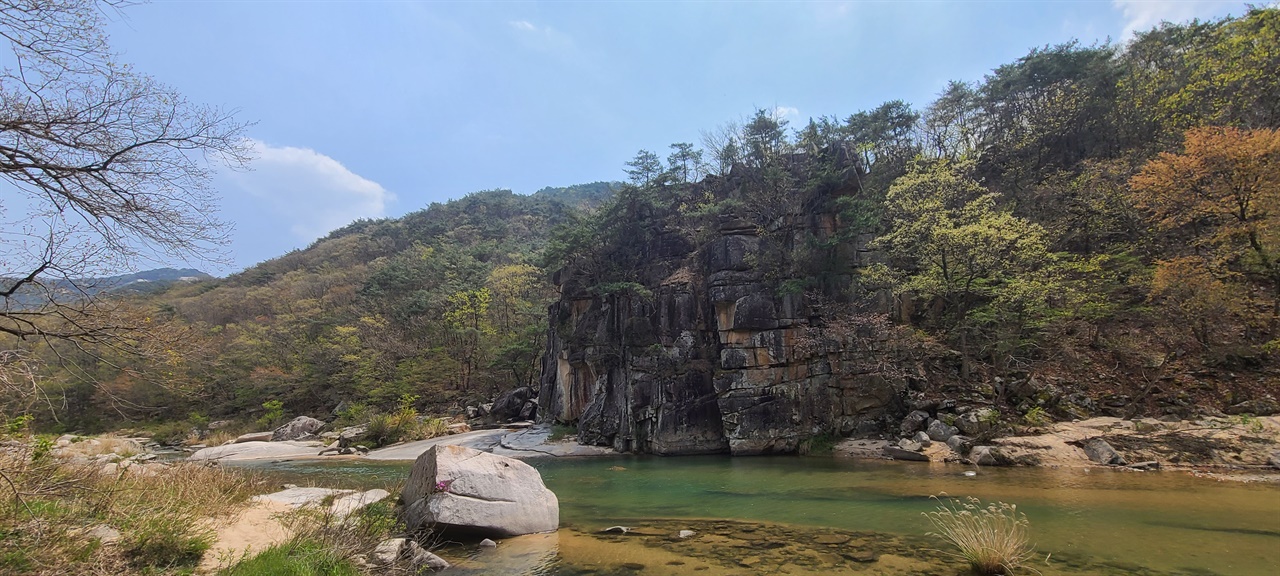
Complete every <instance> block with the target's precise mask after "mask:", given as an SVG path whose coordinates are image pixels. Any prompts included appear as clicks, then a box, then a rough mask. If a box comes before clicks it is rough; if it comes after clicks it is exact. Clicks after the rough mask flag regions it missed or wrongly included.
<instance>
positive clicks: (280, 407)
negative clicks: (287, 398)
mask: <svg viewBox="0 0 1280 576" xmlns="http://www.w3.org/2000/svg"><path fill="white" fill-rule="evenodd" d="M262 409H263V410H266V412H263V413H262V416H260V417H259V418H258V426H260V427H262V428H275V427H276V426H278V425H279V424H280V421H282V420H284V402H281V401H279V400H267V401H266V402H263V403H262Z"/></svg>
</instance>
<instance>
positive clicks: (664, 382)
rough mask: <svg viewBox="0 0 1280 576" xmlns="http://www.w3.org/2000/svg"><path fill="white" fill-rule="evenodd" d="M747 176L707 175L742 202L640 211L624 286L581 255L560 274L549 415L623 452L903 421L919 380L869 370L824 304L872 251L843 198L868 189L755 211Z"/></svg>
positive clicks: (551, 338)
mask: <svg viewBox="0 0 1280 576" xmlns="http://www.w3.org/2000/svg"><path fill="white" fill-rule="evenodd" d="M744 172H746V173H745V174H744ZM751 177H752V175H751V174H750V173H749V172H748V171H745V170H738V169H735V171H734V173H733V174H731V175H729V176H728V177H725V178H715V177H711V178H708V179H707V180H705V181H703V182H702V183H701V184H700V185H699V187H698V188H697V190H696V191H697V192H698V193H699V194H702V195H703V196H704V197H706V198H714V199H716V200H724V201H728V203H732V205H733V206H737V207H738V208H735V209H733V210H725V211H723V212H721V213H719V214H716V215H715V216H714V217H713V218H706V219H704V220H703V221H702V222H701V223H699V224H698V225H694V226H692V227H691V226H689V225H688V224H687V223H688V220H687V219H686V220H685V222H686V225H685V226H684V227H683V228H682V227H681V226H678V225H676V224H674V223H673V222H674V221H676V220H679V215H678V214H676V211H674V210H666V211H664V210H663V209H655V210H652V211H648V212H643V213H641V216H640V217H639V221H638V222H636V223H634V224H635V225H636V226H637V227H638V228H637V230H640V231H642V232H643V233H639V232H637V233H634V234H632V235H631V237H629V238H627V239H625V242H624V243H628V244H630V248H629V249H630V250H632V251H634V252H636V253H638V254H641V257H640V258H638V259H636V260H635V262H638V269H637V270H635V271H634V275H633V276H631V277H632V278H634V279H636V280H637V282H634V283H631V284H630V285H628V286H627V287H625V288H624V289H615V290H613V291H604V290H601V289H600V286H599V284H593V282H596V281H598V278H592V277H591V276H590V274H589V273H588V272H584V271H583V270H580V269H575V268H574V267H572V266H571V267H569V268H566V269H565V270H562V271H561V272H560V273H559V274H557V275H556V278H555V283H556V284H557V285H558V286H559V288H560V291H561V297H560V299H559V300H558V301H557V302H555V303H554V304H553V305H552V306H551V308H550V327H549V334H548V338H547V349H546V352H545V356H544V359H543V372H542V382H541V388H540V393H539V406H540V413H541V419H542V420H544V421H546V420H554V421H559V422H563V423H570V424H574V423H576V425H577V427H578V438H579V441H580V442H582V443H585V444H599V445H609V446H612V447H614V448H615V449H618V450H622V451H633V452H642V453H654V454H702V453H720V452H730V453H732V454H735V455H748V454H768V453H786V452H796V451H799V450H804V449H805V443H806V441H808V440H810V439H813V438H816V437H821V436H832V435H848V434H851V433H854V432H859V431H861V432H871V431H876V430H880V429H883V428H885V427H886V426H888V425H890V424H891V423H894V424H896V421H897V420H898V419H900V418H901V415H902V414H903V413H905V408H904V402H903V399H904V396H905V390H906V386H907V381H908V379H907V378H903V377H886V376H885V375H884V374H882V373H878V372H877V371H875V370H873V369H870V368H869V367H868V363H867V362H863V361H861V360H862V359H861V358H860V356H864V355H865V354H866V353H867V352H868V351H869V350H868V345H861V346H859V345H854V344H853V343H851V342H849V341H836V340H832V339H831V338H827V337H824V336H823V332H822V324H823V322H824V320H823V318H822V316H821V315H820V314H819V313H818V312H819V310H818V309H819V308H820V306H818V303H817V302H815V301H816V300H821V301H824V302H829V301H834V300H839V299H842V298H843V299H847V298H848V294H849V292H850V283H851V281H852V278H853V272H854V271H855V270H856V268H857V267H859V266H864V265H867V264H868V263H869V262H870V261H871V260H873V259H874V257H875V255H874V254H873V253H872V252H870V251H869V250H868V249H867V248H866V242H867V240H868V238H866V237H865V235H863V236H856V235H850V234H848V230H847V228H846V227H844V226H843V225H842V223H841V215H840V213H839V211H838V210H837V209H836V208H835V206H837V205H838V203H837V202H834V199H835V198H838V197H840V196H847V195H850V194H855V193H856V188H851V187H848V186H843V187H831V188H829V189H827V190H825V191H822V190H817V191H807V192H806V191H797V190H790V191H787V194H786V195H785V196H786V197H787V200H786V203H785V205H783V206H782V207H781V208H780V209H777V210H776V211H775V212H774V213H773V214H768V213H766V212H764V211H759V210H757V211H753V210H752V209H751V208H752V206H751V202H752V201H753V197H752V196H751V192H750V187H751V186H752V180H751ZM753 216H754V218H753ZM690 228H692V229H693V230H692V231H691V230H690ZM787 270H789V271H791V272H781V273H780V272H779V271H787ZM828 299H830V300H828ZM821 308H823V309H826V308H829V306H822V307H821ZM869 347H870V348H874V347H875V343H874V339H872V340H871V343H870V344H869Z"/></svg>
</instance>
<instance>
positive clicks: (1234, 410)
mask: <svg viewBox="0 0 1280 576" xmlns="http://www.w3.org/2000/svg"><path fill="white" fill-rule="evenodd" d="M1222 411H1223V412H1226V413H1227V414H1251V415H1253V416H1271V415H1273V414H1280V402H1277V401H1276V400H1275V399H1273V398H1258V399H1254V400H1245V401H1244V402H1239V403H1237V404H1232V405H1230V406H1227V407H1226V408H1224V409H1223V410H1222Z"/></svg>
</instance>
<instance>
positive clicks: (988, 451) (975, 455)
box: [969, 446, 1000, 466]
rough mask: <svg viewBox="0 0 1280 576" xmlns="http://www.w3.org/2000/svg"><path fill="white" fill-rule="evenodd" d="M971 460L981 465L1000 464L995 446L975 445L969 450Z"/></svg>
mask: <svg viewBox="0 0 1280 576" xmlns="http://www.w3.org/2000/svg"><path fill="white" fill-rule="evenodd" d="M969 460H970V461H972V462H973V463H974V464H977V465H979V466H998V465H1000V460H999V458H997V457H996V447H995V446H974V447H973V450H970V451H969Z"/></svg>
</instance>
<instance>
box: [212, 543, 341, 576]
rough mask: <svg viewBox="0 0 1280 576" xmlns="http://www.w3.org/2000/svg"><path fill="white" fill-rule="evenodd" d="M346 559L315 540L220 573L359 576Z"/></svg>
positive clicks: (272, 550)
mask: <svg viewBox="0 0 1280 576" xmlns="http://www.w3.org/2000/svg"><path fill="white" fill-rule="evenodd" d="M359 574H360V570H359V569H357V568H356V566H355V565H354V564H352V563H351V562H350V561H349V560H347V559H346V558H343V557H342V556H341V555H340V554H337V553H335V552H334V551H333V550H330V549H329V548H327V547H326V546H325V545H324V544H323V543H321V542H317V541H314V540H307V539H298V538H295V539H293V540H290V541H288V542H284V543H281V544H276V545H274V546H271V547H270V548H267V549H266V550H263V551H262V552H261V553H259V554H257V555H255V556H253V557H252V558H247V559H245V560H243V561H241V562H239V563H238V564H236V565H235V566H232V567H230V568H228V569H226V570H224V571H222V572H220V573H219V576H358V575H359Z"/></svg>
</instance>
